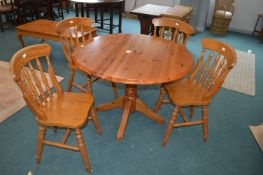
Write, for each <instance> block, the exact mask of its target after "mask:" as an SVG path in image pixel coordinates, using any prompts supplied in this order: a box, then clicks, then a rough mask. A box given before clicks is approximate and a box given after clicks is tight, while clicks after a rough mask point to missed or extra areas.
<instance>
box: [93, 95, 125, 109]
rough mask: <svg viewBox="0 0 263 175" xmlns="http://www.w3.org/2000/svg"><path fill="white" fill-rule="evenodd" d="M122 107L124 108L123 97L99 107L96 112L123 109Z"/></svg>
mask: <svg viewBox="0 0 263 175" xmlns="http://www.w3.org/2000/svg"><path fill="white" fill-rule="evenodd" d="M122 107H123V96H122V97H118V98H116V99H115V100H113V101H112V102H111V103H108V104H102V105H99V106H97V107H96V111H105V110H110V109H113V108H122Z"/></svg>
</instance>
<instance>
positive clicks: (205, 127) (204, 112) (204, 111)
mask: <svg viewBox="0 0 263 175" xmlns="http://www.w3.org/2000/svg"><path fill="white" fill-rule="evenodd" d="M207 113H208V112H207V106H203V108H202V119H203V121H204V123H203V137H204V142H206V141H207V137H208V117H207Z"/></svg>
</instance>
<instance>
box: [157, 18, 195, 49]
mask: <svg viewBox="0 0 263 175" xmlns="http://www.w3.org/2000/svg"><path fill="white" fill-rule="evenodd" d="M152 22H153V25H154V32H153V36H156V37H161V38H163V39H167V40H171V41H174V42H176V43H179V44H182V45H184V46H185V45H186V43H187V41H188V38H189V36H190V35H192V34H193V33H194V29H193V28H192V26H191V25H189V24H187V23H186V22H184V21H181V20H178V19H173V18H154V19H153V21H152Z"/></svg>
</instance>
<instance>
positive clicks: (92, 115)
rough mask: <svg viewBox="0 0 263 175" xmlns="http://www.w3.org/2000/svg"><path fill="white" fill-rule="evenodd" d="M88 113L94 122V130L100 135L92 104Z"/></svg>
mask: <svg viewBox="0 0 263 175" xmlns="http://www.w3.org/2000/svg"><path fill="white" fill-rule="evenodd" d="M90 114H91V118H92V120H93V123H94V126H95V128H96V132H97V133H98V134H99V135H101V132H102V131H101V128H100V125H99V121H98V119H97V116H96V113H95V109H94V106H92V107H91V108H90Z"/></svg>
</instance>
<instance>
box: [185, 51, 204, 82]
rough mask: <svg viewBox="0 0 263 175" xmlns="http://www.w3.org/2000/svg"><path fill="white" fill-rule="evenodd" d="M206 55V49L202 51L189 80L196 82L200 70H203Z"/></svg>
mask: <svg viewBox="0 0 263 175" xmlns="http://www.w3.org/2000/svg"><path fill="white" fill-rule="evenodd" d="M204 55H205V49H203V50H202V52H201V54H200V56H199V58H198V61H197V64H196V66H195V68H194V70H193V72H192V73H191V75H190V76H189V78H188V79H189V80H190V81H192V80H194V79H195V78H196V77H197V75H198V73H199V71H200V69H201V68H202V65H203V60H204Z"/></svg>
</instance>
